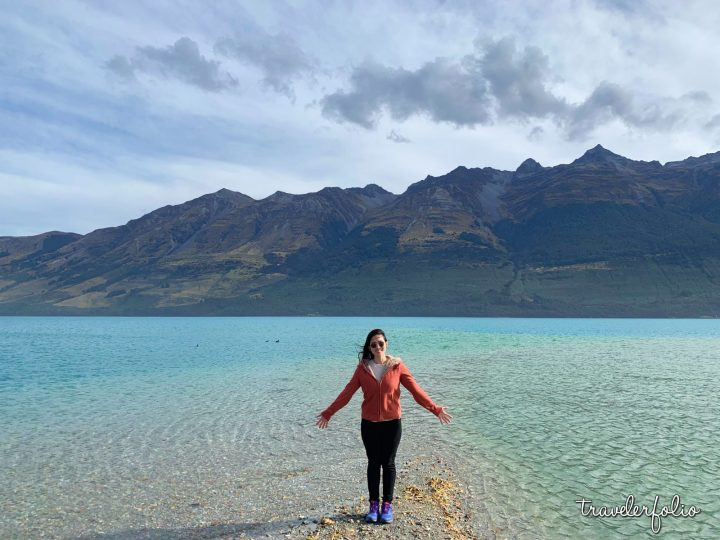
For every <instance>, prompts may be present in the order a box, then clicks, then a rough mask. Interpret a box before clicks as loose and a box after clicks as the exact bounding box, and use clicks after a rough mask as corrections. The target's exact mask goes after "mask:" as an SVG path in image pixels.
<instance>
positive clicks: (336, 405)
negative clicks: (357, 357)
mask: <svg viewBox="0 0 720 540" xmlns="http://www.w3.org/2000/svg"><path fill="white" fill-rule="evenodd" d="M358 388H360V377H359V376H358V370H357V369H356V370H355V373H353V376H352V378H351V379H350V382H349V383H347V384H346V385H345V388H343V390H342V392H340V394H339V395H338V397H336V398H335V401H333V402H332V403H331V404H330V406H329V407H328V408H327V409H325V410H324V411H323V412H321V413H320V414H321V415H322V417H323V418H325V420H330V418H331V417H332V415H333V414H335V413H336V412H338V411H339V410H340V409H342V408H343V407H344V406H345V405H347V404H348V402H349V401H350V399H351V398H352V397H353V394H354V393H355V392H356V391H357V389H358Z"/></svg>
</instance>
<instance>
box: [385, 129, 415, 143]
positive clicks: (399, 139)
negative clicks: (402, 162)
mask: <svg viewBox="0 0 720 540" xmlns="http://www.w3.org/2000/svg"><path fill="white" fill-rule="evenodd" d="M385 138H386V139H387V140H389V141H392V142H395V143H409V142H410V139H408V138H407V137H403V136H402V135H400V134H399V133H396V132H395V130H394V129H393V130H392V131H391V132H390V133H389V134H388V136H387V137H385Z"/></svg>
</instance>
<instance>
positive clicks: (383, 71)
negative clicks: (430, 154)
mask: <svg viewBox="0 0 720 540" xmlns="http://www.w3.org/2000/svg"><path fill="white" fill-rule="evenodd" d="M476 47H477V49H478V50H477V53H476V54H471V55H467V56H465V57H464V58H463V59H462V61H461V62H453V61H451V60H448V59H446V58H438V59H436V60H434V61H432V62H428V63H426V64H424V65H423V66H421V67H420V68H418V69H417V70H415V71H410V70H406V69H404V68H392V67H387V66H383V65H380V64H377V63H372V62H367V63H365V64H363V65H360V66H356V67H355V68H354V69H353V71H352V73H351V76H350V82H349V89H348V90H338V91H336V92H334V93H332V94H329V95H326V96H325V97H324V98H323V99H322V101H321V103H322V112H323V114H324V115H325V116H326V117H328V118H331V119H333V120H336V121H339V122H351V123H354V124H357V125H360V126H362V127H364V128H367V129H372V128H373V127H375V126H376V125H377V121H378V118H379V117H380V115H381V114H382V113H383V112H384V111H386V112H387V113H389V115H390V116H391V117H392V118H393V119H395V120H406V119H407V118H409V117H410V116H412V115H425V116H427V117H429V118H430V119H432V120H433V121H435V122H449V123H451V124H454V125H456V126H467V127H473V126H475V125H478V124H490V123H492V122H494V121H496V120H497V119H503V118H505V119H510V120H516V121H520V122H529V121H532V120H533V119H541V118H548V119H551V120H553V121H554V122H555V123H556V124H557V125H559V126H560V127H561V128H562V129H563V130H564V133H565V136H566V137H567V138H568V139H570V140H576V139H583V138H585V137H587V136H588V135H589V134H590V133H591V132H592V130H593V129H595V128H596V127H598V126H600V125H602V124H605V123H607V122H610V121H613V120H619V121H621V122H623V123H625V124H626V125H627V126H629V127H636V128H647V129H654V130H668V129H672V128H674V127H676V126H677V125H678V124H680V123H681V122H683V121H685V120H686V119H687V118H689V117H691V116H692V114H693V112H694V111H697V110H698V109H699V108H700V107H703V106H707V105H708V104H709V103H711V102H712V99H711V98H710V96H709V95H708V94H707V93H706V92H703V91H695V92H690V93H688V94H685V95H683V96H681V97H679V98H672V97H663V96H652V95H644V96H643V95H640V94H638V93H637V92H631V91H629V90H628V89H626V88H623V87H621V86H620V85H617V84H614V83H610V82H602V83H600V84H599V85H598V86H597V87H596V88H595V89H594V90H593V91H592V92H591V93H590V95H589V96H588V97H587V98H586V99H585V100H583V101H582V102H580V103H568V102H567V101H566V100H565V99H564V98H562V97H560V96H558V95H556V94H554V93H553V92H552V91H551V90H550V88H549V81H550V80H551V67H550V61H549V59H548V57H547V56H546V55H545V54H544V53H543V52H542V50H540V49H539V48H537V47H525V48H524V49H522V50H519V49H518V48H517V47H516V44H515V42H514V40H513V39H511V38H504V39H501V40H499V41H495V42H487V43H484V44H483V43H477V42H476ZM541 134H542V131H537V130H535V129H533V130H532V131H531V132H530V134H528V137H529V138H531V139H532V138H537V137H539V136H540V135H541Z"/></svg>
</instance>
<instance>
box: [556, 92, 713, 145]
mask: <svg viewBox="0 0 720 540" xmlns="http://www.w3.org/2000/svg"><path fill="white" fill-rule="evenodd" d="M708 99H709V96H707V95H706V94H705V93H704V92H692V93H690V94H686V95H684V96H682V97H680V98H669V97H658V96H643V97H640V96H638V95H637V94H636V93H634V92H630V91H628V90H627V89H625V88H622V87H621V86H619V85H617V84H613V83H609V82H602V83H600V84H599V85H598V86H597V88H595V90H594V91H593V92H592V94H590V96H588V97H587V99H586V100H585V101H584V102H583V103H581V104H579V105H576V106H574V107H573V108H572V109H571V111H570V113H569V115H568V117H567V118H566V119H565V123H564V125H565V129H566V134H567V137H568V138H569V139H584V138H585V137H587V136H588V134H589V133H590V132H591V131H592V130H593V129H594V128H595V127H597V126H599V125H601V124H604V123H606V122H609V121H611V120H613V119H618V120H621V121H622V122H624V123H625V124H626V125H628V126H630V127H639V128H651V129H655V130H661V131H662V130H669V129H672V128H674V127H676V126H677V125H678V124H680V123H681V122H683V121H684V120H685V119H686V118H687V117H688V116H689V114H690V113H691V111H692V110H693V109H694V108H696V107H697V106H698V104H700V105H706V104H707V103H708V101H707V100H708Z"/></svg>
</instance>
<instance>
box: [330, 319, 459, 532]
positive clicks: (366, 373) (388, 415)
mask: <svg viewBox="0 0 720 540" xmlns="http://www.w3.org/2000/svg"><path fill="white" fill-rule="evenodd" d="M386 348H387V338H386V337H385V332H383V331H382V330H380V329H379V328H376V329H375V330H371V331H370V333H369V334H368V335H367V338H366V339H365V345H364V346H363V350H362V353H361V354H360V355H359V356H360V362H359V363H358V366H357V368H355V373H353V376H352V378H351V379H350V382H349V383H347V385H346V386H345V388H344V389H343V391H342V392H340V395H338V397H337V398H336V399H335V401H333V402H332V404H331V405H330V406H329V407H328V408H327V409H325V410H324V411H323V412H321V413H320V414H319V415H318V419H317V425H318V427H319V428H321V429H324V428H326V427H327V426H328V423H329V422H330V418H331V417H332V415H333V414H335V413H336V412H337V411H338V410H340V409H341V408H343V407H344V406H345V405H347V404H348V402H349V401H350V398H352V396H353V394H354V393H355V392H356V391H357V389H358V388H362V390H363V402H362V421H361V423H360V434H361V436H362V441H363V444H364V445H365V452H366V453H367V457H368V466H367V482H368V491H369V492H370V510H369V511H368V513H367V514H366V515H365V521H367V522H376V521H378V514H379V520H380V522H381V523H391V522H392V520H393V508H392V500H393V490H394V488H395V454H396V452H397V449H398V445H399V444H400V435H401V434H402V426H401V423H400V416H401V414H402V410H401V408H400V384H402V385H403V386H404V387H405V388H407V389H408V390H409V391H410V393H411V394H412V395H413V398H415V401H417V402H418V403H419V404H420V405H422V406H423V407H425V408H426V409H427V410H428V411H430V412H431V413H433V414H434V415H435V416H437V417H438V418H439V419H440V422H441V423H443V424H448V423H449V422H450V420H451V419H452V416H450V415H449V414H448V413H447V412H445V411H446V410H447V407H440V406H438V405H435V403H433V401H432V400H431V399H430V398H429V397H428V395H427V394H426V393H425V392H424V391H423V389H422V388H420V385H418V384H417V383H416V382H415V379H414V378H413V376H412V375H411V374H410V371H409V370H408V368H407V367H406V366H405V364H404V363H403V362H402V360H401V359H400V358H396V357H394V356H390V355H389V354H386V352H385V351H386ZM381 467H382V477H383V498H382V508H380V468H381Z"/></svg>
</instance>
